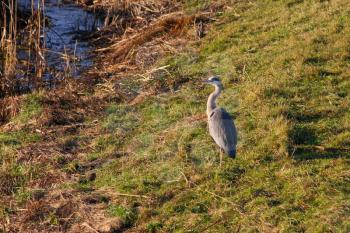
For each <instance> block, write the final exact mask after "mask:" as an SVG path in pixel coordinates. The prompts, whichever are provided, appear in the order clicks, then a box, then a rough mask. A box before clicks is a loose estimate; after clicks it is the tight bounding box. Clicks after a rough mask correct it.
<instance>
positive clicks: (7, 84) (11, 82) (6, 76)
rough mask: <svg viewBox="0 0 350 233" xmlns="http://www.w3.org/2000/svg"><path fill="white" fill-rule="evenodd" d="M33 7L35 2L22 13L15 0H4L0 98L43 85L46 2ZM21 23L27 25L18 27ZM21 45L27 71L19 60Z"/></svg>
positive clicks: (0, 25)
mask: <svg viewBox="0 0 350 233" xmlns="http://www.w3.org/2000/svg"><path fill="white" fill-rule="evenodd" d="M34 4H35V3H34V1H33V0H32V1H31V3H30V5H29V9H21V10H19V9H18V3H17V1H16V0H1V10H0V11H1V13H2V17H1V20H0V27H1V31H0V33H1V39H0V61H1V63H0V72H1V73H0V97H4V96H11V95H16V94H21V93H23V92H24V91H27V90H33V89H38V88H41V87H42V86H43V74H44V71H45V56H44V51H45V38H44V33H43V31H44V30H43V28H44V27H45V20H44V19H45V16H44V15H43V8H44V1H43V0H42V1H39V2H38V5H37V6H35V5H34ZM23 10H25V11H28V14H22V13H23V12H21V11H23ZM22 15H27V17H26V18H22V17H23V16H22ZM19 21H24V22H25V24H24V25H25V26H24V27H22V28H19V26H18V25H19ZM19 46H21V47H22V48H24V50H25V51H27V53H28V57H27V59H28V61H26V62H25V63H26V64H27V67H26V68H24V67H23V66H20V64H19V61H18V57H17V54H18V51H19ZM18 70H21V72H22V73H23V74H24V75H20V72H18ZM33 71H34V73H33Z"/></svg>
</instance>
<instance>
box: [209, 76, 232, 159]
mask: <svg viewBox="0 0 350 233" xmlns="http://www.w3.org/2000/svg"><path fill="white" fill-rule="evenodd" d="M205 83H208V84H211V85H213V86H214V87H215V91H214V92H213V93H211V94H210V96H209V98H208V102H207V116H208V125H209V133H210V135H211V137H212V138H213V139H214V141H215V142H216V144H217V145H218V146H219V147H220V149H221V150H220V165H221V163H222V150H223V151H224V152H225V153H226V154H227V155H228V156H229V157H231V158H235V157H236V145H237V130H236V127H235V124H234V122H233V119H232V117H231V116H230V114H229V113H228V112H227V111H226V110H225V109H223V108H220V107H217V106H216V99H217V98H218V97H219V95H220V93H221V91H222V90H223V85H222V83H221V81H220V79H219V77H218V76H212V77H210V78H209V79H208V80H206V81H205Z"/></svg>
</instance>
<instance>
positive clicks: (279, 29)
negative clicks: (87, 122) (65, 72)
mask: <svg viewBox="0 0 350 233" xmlns="http://www.w3.org/2000/svg"><path fill="white" fill-rule="evenodd" d="M212 2H213V1H206V0H205V1H192V0H191V1H190V0H187V1H184V7H185V9H186V10H187V11H188V12H196V11H197V10H199V9H204V8H206V7H207V6H208V5H209V4H210V3H212ZM223 2H224V1H223ZM227 2H228V1H227ZM231 3H232V5H230V8H229V9H228V10H227V11H226V12H225V13H223V14H219V15H217V17H218V21H216V22H214V23H213V24H212V26H211V28H210V30H209V31H208V33H207V36H206V37H205V38H204V39H202V40H201V41H198V42H196V43H195V44H193V45H192V46H193V47H191V48H188V50H187V52H184V53H182V54H178V55H174V56H171V57H167V58H165V59H164V60H162V61H161V62H160V63H161V64H157V65H160V66H164V65H168V66H167V67H168V68H167V69H169V72H170V73H169V74H166V75H163V76H162V75H160V76H159V77H158V78H157V79H156V80H150V81H149V83H147V85H159V87H161V89H165V90H169V92H166V93H163V94H159V95H157V96H151V97H147V98H146V99H145V100H144V101H143V102H141V103H138V104H135V105H128V104H125V103H122V104H119V103H113V104H111V105H110V106H109V108H107V110H106V112H105V117H104V119H102V120H101V121H99V122H102V123H101V125H100V126H101V130H100V131H101V132H99V133H98V134H96V136H94V138H93V139H92V140H91V143H90V141H89V140H87V139H86V140H85V138H84V136H83V135H80V134H83V133H84V132H83V131H81V132H80V134H79V136H71V135H69V136H67V137H64V138H62V139H60V140H58V141H60V142H61V144H62V145H61V147H62V148H63V149H64V148H65V149H66V150H67V151H71V152H72V151H74V149H75V148H80V149H83V151H84V149H86V148H84V147H85V146H86V145H89V149H88V150H87V151H88V152H87V153H86V160H87V161H94V160H98V159H101V161H103V159H105V158H108V159H110V158H113V161H112V162H108V163H106V164H105V165H104V166H103V167H102V168H98V169H97V176H96V180H94V181H89V180H87V179H84V180H83V179H82V180H80V182H78V183H74V184H63V185H62V188H63V189H64V188H67V189H68V188H69V189H71V188H74V189H76V190H79V191H82V192H86V193H88V192H91V190H97V191H98V190H99V189H102V188H103V189H108V191H109V192H111V193H112V194H113V192H115V194H116V195H115V197H114V196H113V200H112V201H111V202H108V201H106V203H108V207H107V209H106V216H109V217H119V218H121V219H122V220H123V223H124V224H125V226H124V227H125V228H128V227H129V228H135V229H136V230H135V231H138V230H139V231H142V232H178V233H180V232H192V233H194V232H349V230H350V221H349V218H348V216H349V214H350V201H349V195H350V189H349V182H350V180H349V168H350V167H349V153H350V139H349V138H350V133H349V129H350V120H349V119H350V109H349V106H350V96H349V94H348V90H349V88H350V79H349V78H350V72H349V70H350V69H349V68H350V67H349V64H350V63H349V61H350V49H349V48H350V40H349V36H350V29H349V27H347V25H349V23H350V17H349V15H348V12H347V10H346V9H349V8H350V3H348V1H346V0H338V1H320V0H311V1H300V0H288V1H273V0H262V1H230V4H231ZM213 73H215V74H218V75H220V76H221V77H222V80H223V83H224V86H225V91H224V93H223V94H222V96H221V97H220V99H219V104H220V106H223V107H225V108H226V109H227V111H228V112H230V113H231V114H232V116H234V118H235V122H236V125H237V128H238V132H239V142H238V154H237V158H236V159H235V160H232V159H229V158H227V157H225V158H224V162H223V165H222V167H219V150H218V147H217V146H216V145H215V143H214V142H213V140H212V139H211V138H210V136H209V134H208V130H207V122H206V115H205V108H206V98H207V97H208V95H209V94H210V92H211V91H212V87H209V86H205V85H204V84H203V83H202V82H201V80H203V79H205V78H206V77H208V76H209V75H210V74H213ZM124 82H127V81H124ZM128 82H130V83H125V85H128V86H132V87H134V86H137V85H140V83H137V84H135V83H134V82H133V81H132V80H130V81H128ZM40 101H41V100H40V94H33V95H29V96H28V97H27V99H26V101H25V102H24V106H23V108H22V110H21V112H20V114H19V116H17V117H15V118H14V119H12V122H14V123H18V124H24V125H26V124H27V123H28V122H31V121H33V120H35V119H36V118H37V117H38V116H39V115H40V114H41V113H42V111H43V107H42V106H41V102H40ZM38 140H40V136H39V135H37V134H35V133H33V132H32V131H31V130H29V129H27V128H26V127H24V128H23V129H21V130H17V131H15V132H9V133H0V163H1V170H0V175H2V177H5V176H4V175H6V177H5V178H6V179H2V180H1V179H0V181H6V182H7V181H10V183H6V184H8V187H9V189H7V190H5V191H7V194H10V195H13V196H15V197H16V199H17V200H18V201H19V202H23V201H25V200H27V199H28V196H30V192H29V191H28V190H26V182H27V181H28V179H35V177H36V176H37V174H38V171H39V170H40V169H43V168H38V167H36V166H30V167H24V166H21V165H20V164H17V161H16V157H15V156H14V155H15V154H16V153H15V152H16V151H17V150H19V149H21V148H23V147H25V146H26V145H28V144H30V143H33V142H37V141H38ZM91 148H92V149H91ZM82 153H84V152H82ZM80 155H81V154H80ZM80 159H81V158H80V157H79V158H78V157H77V158H74V159H73V160H72V161H69V162H68V161H66V158H65V157H63V156H62V157H58V158H56V160H55V161H57V163H58V164H61V165H62V167H61V169H62V171H65V172H66V173H69V174H70V173H71V174H74V173H79V172H80V171H79V169H80V165H81V163H83V162H84V161H80ZM0 178H1V177H0ZM0 204H1V203H0ZM1 205H2V204H1ZM10 212H11V209H9V208H8V207H6V206H4V207H2V206H0V217H4V216H7V215H8V214H9V213H10ZM48 221H49V222H51V224H52V225H57V224H58V223H57V221H58V219H56V218H55V216H48Z"/></svg>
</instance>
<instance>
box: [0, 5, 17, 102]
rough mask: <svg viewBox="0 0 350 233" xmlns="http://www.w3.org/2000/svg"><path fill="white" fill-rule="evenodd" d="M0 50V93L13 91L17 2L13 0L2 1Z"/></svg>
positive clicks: (15, 61)
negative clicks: (0, 70)
mask: <svg viewBox="0 0 350 233" xmlns="http://www.w3.org/2000/svg"><path fill="white" fill-rule="evenodd" d="M1 7H2V13H3V14H2V15H3V18H2V25H1V41H0V45H1V51H2V53H3V62H2V70H3V74H2V75H1V80H0V91H1V94H0V96H1V95H7V94H11V93H13V91H14V89H15V86H16V82H15V79H14V76H15V70H16V64H17V41H16V36H17V4H16V2H15V1H14V0H8V2H5V1H2V2H1Z"/></svg>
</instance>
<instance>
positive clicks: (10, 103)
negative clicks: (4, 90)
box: [0, 97, 21, 125]
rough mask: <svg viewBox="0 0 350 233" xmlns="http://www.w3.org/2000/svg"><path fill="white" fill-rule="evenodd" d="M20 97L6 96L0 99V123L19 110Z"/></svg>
mask: <svg viewBox="0 0 350 233" xmlns="http://www.w3.org/2000/svg"><path fill="white" fill-rule="evenodd" d="M20 106H21V98H20V97H6V98H3V99H0V125H1V124H2V123H5V122H7V121H8V120H9V119H11V118H12V117H14V116H15V115H16V114H17V113H18V112H19V110H20Z"/></svg>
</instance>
